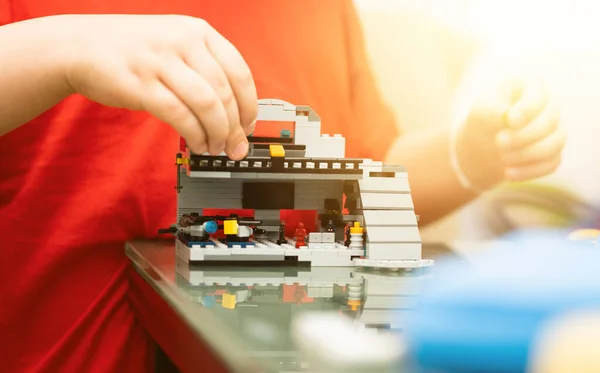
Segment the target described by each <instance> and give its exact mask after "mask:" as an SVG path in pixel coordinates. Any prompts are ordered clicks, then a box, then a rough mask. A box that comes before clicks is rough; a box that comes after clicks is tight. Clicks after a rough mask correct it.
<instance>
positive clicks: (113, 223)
mask: <svg viewBox="0 0 600 373" xmlns="http://www.w3.org/2000/svg"><path fill="white" fill-rule="evenodd" d="M63 13H71V14H73V13H132V14H139V13H147V14H162V13H169V14H172V13H178V14H187V15H192V16H197V17H201V18H204V19H206V20H207V21H208V22H209V23H211V24H212V25H213V26H214V27H215V28H216V29H217V30H219V31H220V32H221V33H222V34H223V35H224V36H225V37H227V38H228V39H229V40H231V41H232V42H233V43H234V44H235V45H236V46H237V47H238V49H239V50H240V52H241V53H242V55H243V56H244V57H245V58H246V60H247V62H248V64H249V65H250V67H251V69H252V71H253V73H254V76H255V80H256V84H257V89H258V93H259V97H260V98H279V99H283V100H286V101H288V102H291V103H293V104H306V105H310V106H312V107H313V108H314V109H315V110H316V112H317V113H318V114H319V115H320V116H321V119H322V123H323V132H324V133H330V134H334V133H342V134H344V135H345V136H346V137H347V156H350V157H366V158H372V159H375V160H380V159H381V158H382V157H383V155H384V153H385V152H386V150H387V149H388V148H389V147H390V145H391V143H392V141H393V139H394V138H395V137H396V135H397V133H396V127H395V124H394V119H393V117H392V115H391V113H390V112H389V111H388V110H387V109H386V107H385V105H384V103H383V102H382V100H381V98H380V96H379V94H378V92H377V90H376V88H375V83H374V81H373V78H372V76H371V74H370V72H369V68H368V63H367V60H366V57H365V51H364V46H363V41H362V35H361V29H360V26H359V23H358V19H357V16H356V14H355V10H354V9H353V7H352V2H351V1H350V0H347V1H344V0H327V1H323V0H298V1H272V0H261V1H239V0H220V1H212V0H169V1H155V0H104V1H92V0H18V1H17V0H0V23H9V22H15V21H20V20H25V19H29V18H34V17H40V16H46V15H52V14H63ZM107 27H110V26H107ZM73 32H77V30H73ZM40 58H43V56H40ZM0 73H1V72H0ZM2 94H10V92H8V93H7V92H3V91H2V89H1V87H0V95H2ZM178 146H179V137H178V135H177V133H175V132H174V131H173V130H172V129H171V127H169V126H168V125H165V124H163V123H161V122H159V121H158V120H156V119H154V118H153V117H151V116H149V115H147V114H144V113H139V112H130V111H128V110H121V109H114V108H108V107H103V106H100V105H97V104H95V103H92V102H90V101H88V100H87V99H85V98H84V97H82V96H78V95H74V96H72V97H69V98H68V99H66V100H64V101H63V102H62V103H61V104H59V105H57V106H56V107H54V108H53V109H52V110H50V111H48V112H47V113H45V114H43V115H41V116H40V117H38V118H37V119H35V120H33V121H32V122H30V123H27V124H26V125H24V126H22V127H21V128H19V129H17V130H15V131H13V132H11V133H9V134H7V135H5V136H3V137H0V284H1V285H0V286H1V287H2V290H1V291H0V295H1V299H0V300H1V306H0V340H1V343H0V362H1V363H0V365H2V369H1V370H2V371H3V372H77V373H81V372H87V373H90V372H92V373H93V372H102V373H104V372H141V371H144V370H146V369H147V368H148V367H149V364H150V363H149V361H150V360H149V359H148V357H149V356H150V354H151V347H150V346H151V345H150V343H149V341H148V336H147V335H146V334H145V332H144V330H143V328H142V327H141V325H139V323H137V322H136V320H135V318H134V315H133V313H132V310H131V309H130V307H129V304H128V301H127V296H126V294H127V281H126V269H127V265H128V261H127V259H126V258H125V255H124V242H125V241H127V240H130V239H134V238H154V237H157V230H158V229H159V228H163V227H168V226H169V225H171V224H172V223H174V221H175V217H176V196H175V193H174V189H173V186H174V185H175V182H176V181H175V172H174V171H175V170H174V166H173V160H174V157H175V154H176V153H177V151H178Z"/></svg>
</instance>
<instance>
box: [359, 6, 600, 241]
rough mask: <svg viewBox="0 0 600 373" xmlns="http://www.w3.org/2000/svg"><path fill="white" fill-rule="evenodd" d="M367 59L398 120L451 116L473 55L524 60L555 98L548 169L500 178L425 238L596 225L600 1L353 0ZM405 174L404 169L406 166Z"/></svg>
mask: <svg viewBox="0 0 600 373" xmlns="http://www.w3.org/2000/svg"><path fill="white" fill-rule="evenodd" d="M355 3H356V6H357V8H358V10H359V13H360V15H361V18H362V22H363V27H364V30H365V34H366V41H367V47H368V50H369V53H370V56H371V61H372V64H373V69H374V71H375V74H376V76H377V78H378V80H379V84H380V87H381V90H382V92H383V93H384V96H385V97H386V98H387V100H388V102H389V104H390V106H391V107H392V108H393V109H394V111H395V113H396V115H397V118H398V123H399V125H400V126H401V128H402V130H403V131H405V132H408V131H422V130H424V129H428V128H432V127H434V126H450V125H452V118H453V117H454V116H455V111H456V109H457V108H459V107H461V104H464V102H463V101H461V99H462V94H461V92H464V89H465V87H468V86H469V85H470V84H473V83H475V84H477V83H480V82H478V80H481V79H485V76H484V77H481V76H479V77H477V76H475V77H474V78H473V70H474V68H473V63H474V61H476V60H477V59H479V58H482V57H485V58H487V59H488V60H493V61H496V62H497V63H498V64H502V62H501V61H503V60H510V61H516V62H519V63H522V64H524V65H526V66H528V67H530V68H531V71H536V73H538V74H542V75H543V76H544V77H545V78H546V79H547V81H548V83H549V84H550V88H551V89H552V91H553V92H554V94H555V95H556V96H557V97H558V99H559V100H560V105H561V114H562V125H563V126H564V127H565V129H566V130H567V132H568V136H569V140H568V145H567V147H566V149H565V153H564V160H563V164H562V166H561V167H560V169H559V170H558V171H557V172H556V173H555V174H554V175H552V176H550V177H547V178H544V179H540V180H536V181H535V182H529V183H520V184H511V185H505V186H503V187H501V188H499V189H498V190H495V191H494V192H491V193H488V194H486V195H484V196H482V197H481V198H479V199H478V200H477V201H476V202H474V203H472V204H471V205H469V206H467V207H465V208H463V209H461V210H460V211H458V212H457V213H455V214H453V215H452V216H450V217H449V218H447V219H445V220H444V221H441V222H439V223H437V224H435V225H433V226H430V227H428V228H427V229H424V230H423V240H424V241H446V242H451V241H456V240H460V241H470V240H478V239H486V238H492V237H494V236H496V235H499V234H502V233H505V232H507V231H510V230H512V229H515V228H518V227H531V226H535V227H537V226H542V227H550V226H557V227H584V226H585V227H589V226H596V225H597V223H596V206H597V205H599V204H600V194H598V193H597V190H599V187H600V173H598V172H597V169H598V167H599V166H600V141H599V138H598V137H600V124H599V121H600V102H598V101H599V98H600V94H599V93H600V92H599V90H600V48H599V47H598V41H599V39H600V22H598V21H597V20H598V19H600V3H598V2H596V1H593V0H587V1H582V0H546V1H541V0H520V1H513V0H503V1H501V0H499V1H497V0H355ZM409 177H410V170H409Z"/></svg>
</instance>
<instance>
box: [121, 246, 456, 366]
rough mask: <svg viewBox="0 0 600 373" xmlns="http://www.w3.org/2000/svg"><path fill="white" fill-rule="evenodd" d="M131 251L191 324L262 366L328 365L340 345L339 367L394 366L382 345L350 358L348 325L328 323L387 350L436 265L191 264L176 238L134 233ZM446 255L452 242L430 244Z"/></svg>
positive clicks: (244, 361)
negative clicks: (373, 353) (138, 237)
mask: <svg viewBox="0 0 600 373" xmlns="http://www.w3.org/2000/svg"><path fill="white" fill-rule="evenodd" d="M126 253H127V255H128V256H129V258H130V259H131V260H132V263H133V265H134V267H135V268H136V269H137V270H138V272H139V273H140V274H141V275H142V276H143V277H144V278H145V279H146V281H148V282H149V283H150V284H151V285H152V286H153V287H154V288H155V289H156V290H157V292H158V293H159V294H160V295H161V296H162V297H163V298H164V299H165V301H167V302H168V303H169V304H170V305H171V306H172V307H173V308H175V309H176V310H177V311H178V313H179V314H180V315H181V316H182V317H183V318H185V321H186V322H187V324H188V325H190V327H191V328H192V329H193V332H194V333H197V335H198V336H199V337H200V338H202V339H203V340H204V341H205V342H206V343H208V344H209V345H210V347H211V348H212V349H213V350H214V352H215V353H216V354H217V355H218V356H219V357H220V358H221V359H222V360H223V361H224V362H225V363H226V364H227V365H228V366H229V368H230V369H231V370H232V371H238V372H248V371H250V367H254V368H253V369H255V367H256V366H257V365H258V366H260V371H265V372H304V371H323V370H326V371H329V372H331V371H333V370H335V369H334V368H335V367H334V366H333V365H331V364H329V363H330V361H329V360H332V361H333V360H335V358H336V356H337V355H336V354H337V353H338V350H341V351H340V353H341V355H340V356H337V358H338V359H339V360H340V362H338V363H339V364H338V366H341V367H343V369H342V370H343V371H349V369H350V368H352V366H354V367H355V368H356V365H353V364H350V363H348V364H346V365H348V366H345V365H344V360H346V361H348V362H351V360H352V359H355V360H356V361H360V362H361V363H362V364H363V366H362V368H361V369H363V371H369V372H375V371H382V372H383V371H390V369H391V367H392V366H394V365H395V364H396V363H397V361H395V358H396V357H397V356H396V354H393V353H392V354H389V356H387V355H385V356H384V354H382V353H380V354H379V355H377V356H378V358H377V359H375V360H374V361H373V362H369V361H366V360H368V359H367V358H366V357H365V359H366V360H359V359H360V356H358V355H360V351H361V349H358V352H353V353H352V355H351V356H350V355H349V356H347V357H344V353H345V354H349V351H352V348H347V347H343V346H344V343H348V341H346V340H343V339H344V338H343V337H342V335H343V334H344V333H342V332H334V331H333V330H334V329H332V330H331V331H328V330H327V329H328V328H330V327H333V326H332V325H331V324H332V323H333V324H335V323H337V321H336V320H338V319H339V320H340V322H341V323H342V324H340V325H345V326H347V325H353V327H354V329H360V330H361V331H363V332H364V333H361V334H364V335H365V336H366V338H365V339H364V340H362V341H361V340H360V338H358V337H355V336H352V337H351V338H349V339H352V341H351V342H350V345H351V346H353V347H354V349H357V347H358V346H359V345H360V344H361V343H364V344H365V345H366V346H367V347H369V348H375V345H377V344H378V343H382V346H383V345H385V348H387V349H390V348H391V345H390V343H392V342H391V341H392V339H390V338H391V337H390V336H394V335H395V334H396V333H401V331H402V328H403V322H404V318H405V317H406V316H407V315H408V314H409V313H410V312H412V311H411V310H412V309H413V308H414V306H415V302H416V296H417V295H418V294H419V293H420V292H421V291H422V290H423V288H424V286H426V285H427V282H428V281H429V279H430V278H431V277H432V269H413V270H409V271H389V270H387V271H386V270H379V271H374V270H362V269H358V268H354V267H312V268H311V267H289V266H267V265H259V266H252V267H247V266H237V265H231V266H226V267H222V266H220V267H219V266H190V265H189V264H188V263H186V262H183V261H180V260H179V259H177V258H176V255H175V247H174V242H172V241H157V242H131V243H128V244H127V246H126ZM449 254H452V251H451V250H450V249H449V248H447V247H446V246H444V245H424V246H423V256H424V257H425V258H437V257H439V256H441V255H449ZM307 315H309V316H310V315H315V316H314V317H317V316H318V317H320V318H321V319H322V320H329V321H327V322H326V324H324V325H325V326H326V327H325V328H318V325H319V321H318V320H319V319H307V318H306V317H307ZM307 320H310V321H307ZM315 320H317V321H315ZM332 321H333V322H332ZM307 323H308V324H307ZM313 329H315V330H314V331H313ZM342 331H343V330H342ZM373 335H377V336H381V339H373ZM319 338H320V339H319ZM378 338H379V337H378ZM385 338H388V339H385ZM341 339H342V340H341ZM396 339H397V338H394V340H396ZM398 348H400V347H398ZM324 351H326V353H324ZM379 352H381V349H379ZM309 355H312V356H309ZM365 361H366V362H365ZM327 364H329V366H328V367H327V368H324V367H323V365H327ZM340 364H341V365H340ZM365 364H366V365H365ZM369 364H372V365H369ZM334 365H335V364H334ZM318 366H320V367H318ZM357 369H358V368H357ZM359 370H360V369H359ZM352 371H358V370H352Z"/></svg>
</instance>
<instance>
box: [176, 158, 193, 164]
mask: <svg viewBox="0 0 600 373" xmlns="http://www.w3.org/2000/svg"><path fill="white" fill-rule="evenodd" d="M189 163H190V160H189V159H188V158H177V164H189Z"/></svg>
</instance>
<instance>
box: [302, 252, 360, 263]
mask: <svg viewBox="0 0 600 373" xmlns="http://www.w3.org/2000/svg"><path fill="white" fill-rule="evenodd" d="M310 251H311V265H312V266H313V267H336V266H351V265H352V262H351V261H350V256H349V255H339V253H338V250H310Z"/></svg>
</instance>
